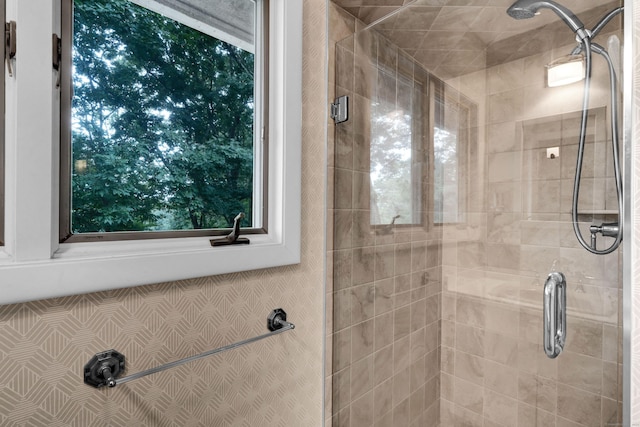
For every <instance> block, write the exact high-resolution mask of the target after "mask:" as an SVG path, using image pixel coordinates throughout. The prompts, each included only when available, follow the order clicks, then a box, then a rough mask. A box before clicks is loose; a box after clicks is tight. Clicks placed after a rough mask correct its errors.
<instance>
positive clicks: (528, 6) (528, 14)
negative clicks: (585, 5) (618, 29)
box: [507, 0, 589, 39]
mask: <svg viewBox="0 0 640 427" xmlns="http://www.w3.org/2000/svg"><path fill="white" fill-rule="evenodd" d="M540 8H546V9H551V10H552V11H554V12H555V13H556V14H557V15H558V16H559V17H560V18H561V19H562V20H563V21H564V22H565V24H567V25H568V26H569V28H571V30H572V31H573V32H574V33H576V34H577V35H578V37H580V39H584V38H586V37H588V36H589V35H588V33H587V32H586V31H585V30H584V24H583V23H582V21H580V19H578V17H577V16H576V15H574V13H573V12H571V11H570V10H569V9H567V8H566V7H564V6H562V5H560V4H558V3H556V2H554V1H551V0H542V1H540V0H518V1H516V2H515V3H514V4H512V5H511V7H510V8H509V9H507V14H508V15H509V16H511V17H512V18H514V19H529V18H533V17H534V16H535V14H536V12H537V11H538V9H540Z"/></svg>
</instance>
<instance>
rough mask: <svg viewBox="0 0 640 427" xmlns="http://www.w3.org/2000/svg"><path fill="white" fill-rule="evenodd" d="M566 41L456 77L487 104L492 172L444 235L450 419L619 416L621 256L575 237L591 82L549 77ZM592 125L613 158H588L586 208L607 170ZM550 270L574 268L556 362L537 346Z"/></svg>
mask: <svg viewBox="0 0 640 427" xmlns="http://www.w3.org/2000/svg"><path fill="white" fill-rule="evenodd" d="M567 50H570V47H569V46H567V47H565V48H563V49H558V50H557V51H554V52H548V53H543V54H540V55H536V56H530V57H527V58H522V59H519V60H516V61H512V62H508V63H505V64H501V65H498V66H495V67H491V68H488V69H487V70H486V71H485V72H479V73H474V74H473V75H468V76H465V77H462V78H459V79H455V80H452V81H450V82H449V83H450V84H451V85H453V86H455V87H458V88H459V89H460V90H461V92H463V93H465V94H466V93H471V95H470V96H471V97H472V98H474V99H477V100H478V101H479V102H480V103H485V104H486V105H485V107H486V117H487V121H486V125H485V126H486V127H485V128H484V129H481V132H480V133H481V134H482V133H484V134H485V135H486V139H485V141H484V144H485V147H480V151H483V150H484V151H485V152H486V155H485V160H484V161H485V167H486V174H485V175H484V176H482V175H474V179H478V180H483V182H484V183H485V185H486V195H487V197H486V205H485V206H482V205H481V204H478V205H476V206H475V209H477V210H476V211H473V212H471V214H470V215H469V219H468V221H467V223H466V224H458V225H457V226H450V227H447V229H445V231H444V241H443V245H444V249H443V253H444V256H443V293H442V298H443V302H442V362H441V364H442V379H441V382H442V390H441V401H442V408H441V421H442V425H443V426H450V425H451V426H453V425H462V424H464V425H470V426H487V425H490V426H504V427H515V426H520V427H521V426H545V427H547V426H558V427H559V426H574V427H576V426H594V427H597V426H606V425H613V424H615V423H619V422H621V418H620V415H621V399H622V389H621V378H622V377H621V372H622V365H621V347H620V345H621V335H622V334H621V332H622V330H621V327H620V326H621V317H620V311H621V280H620V279H621V276H620V273H619V262H620V259H621V254H620V253H619V252H617V253H615V254H612V255H608V256H606V257H598V256H595V255H590V254H588V253H587V252H586V251H584V250H583V249H581V248H579V247H578V246H577V243H576V241H575V237H574V236H573V234H572V230H571V224H570V215H569V212H570V208H571V190H572V182H573V170H572V169H573V168H575V153H576V149H575V144H576V141H577V134H576V132H575V128H576V127H577V120H576V118H575V116H576V114H568V113H572V112H574V111H577V110H579V109H580V102H581V94H582V87H581V84H576V85H572V86H567V87H565V88H557V89H548V88H545V87H544V74H543V70H544V65H545V64H546V63H548V62H549V60H550V59H551V58H552V57H553V56H555V55H557V56H559V55H561V54H562V53H563V52H566V51H567ZM593 74H594V76H596V80H595V82H594V87H593V98H592V104H591V107H592V108H596V107H599V106H606V105H607V102H608V101H607V95H606V88H607V86H608V82H607V80H606V79H607V74H606V69H603V68H602V67H600V66H598V67H596V68H595V69H594V72H593ZM523 77H524V78H523ZM603 77H604V78H603ZM523 82H526V83H525V84H523ZM483 90H484V91H485V93H484V95H483V94H482V91H483ZM483 98H484V101H483ZM603 113H604V112H603V111H601V110H598V112H596V113H594V114H596V115H598V117H601V116H602V117H605V116H606V115H604V114H603ZM550 116H556V117H560V118H561V120H558V121H555V122H554V121H549V120H548V119H547V118H548V117H550ZM591 120H592V126H593V123H594V122H595V121H596V120H595V117H593V116H592V117H591ZM600 121H605V119H604V118H603V119H600ZM600 126H602V125H600ZM481 128H482V126H481ZM591 134H592V135H595V136H597V137H598V138H599V139H597V143H596V144H595V146H596V150H598V153H599V152H600V150H602V153H603V155H602V156H599V155H596V156H594V155H593V154H587V155H586V158H585V168H584V169H585V184H584V185H583V187H582V193H581V194H582V197H583V203H581V208H583V209H586V208H590V207H591V206H594V205H593V204H592V202H594V201H595V202H599V201H601V200H605V196H604V189H605V182H606V181H605V179H606V177H610V175H611V174H610V171H608V170H606V169H604V168H600V165H601V164H602V159H604V158H606V155H605V154H604V153H605V151H604V149H605V143H606V142H607V141H606V137H605V136H604V132H603V131H602V130H601V129H600V127H596V128H595V129H594V130H593V131H592V132H591ZM592 140H593V137H591V141H592ZM480 142H481V144H482V140H481V141H480ZM551 146H558V147H559V149H560V157H559V158H556V159H547V158H546V148H547V147H551ZM593 146H594V144H593V142H592V143H591V144H589V145H588V150H589V149H591V148H593ZM609 147H610V146H609V145H606V150H609ZM609 179H610V178H609ZM608 202H609V201H608ZM609 204H610V202H609ZM595 208H596V209H604V208H608V206H606V205H605V203H604V202H602V203H600V204H597V205H596V206H595ZM609 218H610V217H609V216H607V217H604V218H602V217H599V216H597V215H596V220H600V221H602V220H603V219H609ZM586 220H587V221H590V220H591V218H590V217H589V218H587V219H586ZM587 237H588V234H587ZM551 271H562V272H564V273H565V275H566V277H567V283H568V307H569V319H568V323H569V326H568V337H567V344H566V346H565V351H564V352H563V353H562V354H561V355H560V356H559V357H558V358H557V359H554V360H551V359H548V358H547V357H546V356H545V355H544V353H543V351H542V346H541V339H542V313H541V305H542V285H543V283H544V280H545V278H546V275H547V274H548V273H549V272H551Z"/></svg>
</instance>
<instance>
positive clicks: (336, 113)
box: [331, 95, 349, 124]
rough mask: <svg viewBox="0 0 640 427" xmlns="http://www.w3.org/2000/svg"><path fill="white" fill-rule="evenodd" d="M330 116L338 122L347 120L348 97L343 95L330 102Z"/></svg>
mask: <svg viewBox="0 0 640 427" xmlns="http://www.w3.org/2000/svg"><path fill="white" fill-rule="evenodd" d="M331 118H332V119H333V121H334V122H335V123H336V124H338V123H342V122H346V121H347V120H349V97H348V96H346V95H344V96H341V97H339V98H336V99H335V101H334V102H333V103H332V104H331Z"/></svg>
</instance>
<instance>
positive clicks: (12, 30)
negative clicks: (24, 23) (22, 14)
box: [4, 21, 16, 77]
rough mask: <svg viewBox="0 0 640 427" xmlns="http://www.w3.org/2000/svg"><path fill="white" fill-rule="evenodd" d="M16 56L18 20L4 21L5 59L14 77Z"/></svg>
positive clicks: (11, 75)
mask: <svg viewBox="0 0 640 427" xmlns="http://www.w3.org/2000/svg"><path fill="white" fill-rule="evenodd" d="M15 56H16V21H9V22H5V23H4V61H5V62H6V63H7V68H8V69H9V77H13V64H12V63H11V61H13V58H15Z"/></svg>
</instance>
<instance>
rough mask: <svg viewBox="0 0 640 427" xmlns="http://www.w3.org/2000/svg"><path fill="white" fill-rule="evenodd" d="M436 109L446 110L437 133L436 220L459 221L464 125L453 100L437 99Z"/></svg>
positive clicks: (436, 127) (435, 141)
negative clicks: (460, 143) (460, 132)
mask: <svg viewBox="0 0 640 427" xmlns="http://www.w3.org/2000/svg"><path fill="white" fill-rule="evenodd" d="M436 108H437V109H439V110H440V111H441V112H442V120H441V121H440V123H436V126H435V127H434V133H433V157H434V188H435V194H434V199H435V201H434V202H435V203H434V204H435V212H434V220H435V222H436V223H450V222H457V221H458V200H459V188H458V174H459V166H460V165H459V164H458V163H459V162H458V151H459V138H458V130H459V128H460V123H459V117H458V110H457V108H456V106H455V105H453V104H452V103H447V102H444V99H443V98H439V99H436Z"/></svg>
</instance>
